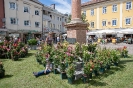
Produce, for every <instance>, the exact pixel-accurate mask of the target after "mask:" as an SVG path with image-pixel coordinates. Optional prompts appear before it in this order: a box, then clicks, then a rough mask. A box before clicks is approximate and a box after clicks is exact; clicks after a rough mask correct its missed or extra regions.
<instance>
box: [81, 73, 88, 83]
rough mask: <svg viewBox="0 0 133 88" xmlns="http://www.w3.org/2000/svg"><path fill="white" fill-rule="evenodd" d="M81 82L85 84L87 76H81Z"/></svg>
mask: <svg viewBox="0 0 133 88" xmlns="http://www.w3.org/2000/svg"><path fill="white" fill-rule="evenodd" d="M82 81H83V83H87V81H88V77H87V75H83V76H82Z"/></svg>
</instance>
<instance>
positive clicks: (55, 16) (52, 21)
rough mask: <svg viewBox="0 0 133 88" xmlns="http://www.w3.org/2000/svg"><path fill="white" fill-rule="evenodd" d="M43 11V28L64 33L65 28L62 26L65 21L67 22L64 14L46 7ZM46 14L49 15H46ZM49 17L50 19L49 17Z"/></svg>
mask: <svg viewBox="0 0 133 88" xmlns="http://www.w3.org/2000/svg"><path fill="white" fill-rule="evenodd" d="M44 10H45V14H43V18H44V19H43V26H44V27H48V28H50V29H58V30H59V31H61V32H64V31H66V28H65V27H64V25H63V24H66V22H65V19H66V20H67V17H66V16H64V14H62V13H60V12H58V11H57V10H55V9H52V8H50V7H46V8H45V7H44ZM48 12H49V14H46V13H48ZM50 15H51V16H52V17H50ZM60 19H61V20H60Z"/></svg>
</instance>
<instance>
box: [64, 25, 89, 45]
mask: <svg viewBox="0 0 133 88" xmlns="http://www.w3.org/2000/svg"><path fill="white" fill-rule="evenodd" d="M65 26H66V28H67V41H68V42H69V43H73V44H74V43H76V42H79V43H80V44H83V43H86V30H87V26H88V24H86V23H69V24H67V25H65Z"/></svg>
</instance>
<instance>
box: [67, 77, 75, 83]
mask: <svg viewBox="0 0 133 88" xmlns="http://www.w3.org/2000/svg"><path fill="white" fill-rule="evenodd" d="M74 78H75V76H73V77H68V78H67V79H68V83H69V84H73V83H74Z"/></svg>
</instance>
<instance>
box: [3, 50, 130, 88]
mask: <svg viewBox="0 0 133 88" xmlns="http://www.w3.org/2000/svg"><path fill="white" fill-rule="evenodd" d="M35 52H36V51H30V52H29V56H28V57H27V58H23V59H20V60H19V61H12V60H10V59H2V61H3V63H4V68H5V70H6V77H5V78H3V79H0V88H133V57H132V58H122V59H121V62H120V65H119V66H118V67H111V69H110V70H108V71H106V73H104V74H102V75H100V76H98V77H93V79H92V80H90V83H86V84H83V83H82V82H81V81H80V80H79V81H77V82H76V83H75V84H73V85H70V84H68V83H67V80H66V79H65V80H61V78H60V75H59V74H57V75H55V74H53V73H51V74H49V75H44V76H40V77H38V78H35V77H34V76H33V74H32V72H33V71H40V70H43V69H44V68H43V66H41V65H39V64H38V63H37V62H36V59H35V56H34V53H35ZM0 60H1V59H0Z"/></svg>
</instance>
